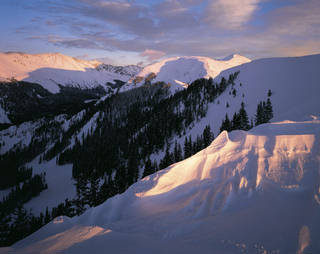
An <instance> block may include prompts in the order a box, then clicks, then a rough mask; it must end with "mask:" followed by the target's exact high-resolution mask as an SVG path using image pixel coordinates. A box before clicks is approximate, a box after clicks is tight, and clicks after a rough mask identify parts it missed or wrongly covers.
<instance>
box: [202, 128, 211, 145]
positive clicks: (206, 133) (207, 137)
mask: <svg viewBox="0 0 320 254" xmlns="http://www.w3.org/2000/svg"><path fill="white" fill-rule="evenodd" d="M202 136H203V146H204V147H207V146H209V145H210V144H211V142H212V140H213V139H214V135H213V132H212V131H211V128H210V125H207V126H206V127H205V128H204V130H203V133H202Z"/></svg>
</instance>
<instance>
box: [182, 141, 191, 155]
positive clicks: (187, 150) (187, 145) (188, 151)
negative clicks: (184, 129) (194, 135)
mask: <svg viewBox="0 0 320 254" xmlns="http://www.w3.org/2000/svg"><path fill="white" fill-rule="evenodd" d="M183 150H184V158H185V159H186V158H189V157H190V156H191V155H192V141H191V136H189V138H187V137H185V140H184V148H183Z"/></svg>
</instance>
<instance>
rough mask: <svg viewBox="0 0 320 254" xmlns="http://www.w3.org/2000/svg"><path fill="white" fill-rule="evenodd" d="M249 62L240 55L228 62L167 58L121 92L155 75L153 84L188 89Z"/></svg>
mask: <svg viewBox="0 0 320 254" xmlns="http://www.w3.org/2000/svg"><path fill="white" fill-rule="evenodd" d="M247 62H250V59H248V58H246V57H243V56H240V55H232V57H230V58H228V59H227V60H215V59H212V58H209V57H200V56H184V57H172V58H167V59H165V60H162V61H160V62H157V63H154V64H151V65H148V66H146V67H145V68H143V70H142V71H141V72H140V73H138V74H137V75H136V77H135V78H133V79H132V80H130V81H129V82H128V83H127V84H126V85H125V86H123V87H122V88H121V90H127V89H131V88H132V86H133V87H138V86H141V85H143V84H144V82H145V79H146V78H147V79H148V77H149V75H150V74H152V73H153V74H155V75H156V77H155V78H154V79H153V80H152V82H157V81H163V82H165V83H170V84H171V86H172V87H171V89H172V91H173V92H174V91H175V90H180V89H182V88H186V87H187V86H188V85H189V84H190V83H192V82H193V81H194V80H196V79H199V78H209V77H212V78H215V77H216V76H217V75H218V74H219V73H220V72H221V71H223V70H226V69H229V68H231V67H234V66H237V65H240V64H243V63H247ZM139 79H140V80H139ZM137 80H138V82H137Z"/></svg>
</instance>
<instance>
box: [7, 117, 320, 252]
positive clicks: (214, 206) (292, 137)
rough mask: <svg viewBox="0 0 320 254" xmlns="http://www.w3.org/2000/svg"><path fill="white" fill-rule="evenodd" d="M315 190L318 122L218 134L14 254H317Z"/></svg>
mask: <svg viewBox="0 0 320 254" xmlns="http://www.w3.org/2000/svg"><path fill="white" fill-rule="evenodd" d="M319 184H320V121H319V120H313V121H308V122H292V121H285V122H278V123H272V124H264V125H260V126H258V127H256V128H254V129H252V130H251V131H249V132H244V131H233V132H231V133H227V132H222V133H221V134H220V135H219V136H218V137H217V138H216V139H215V140H214V141H213V143H212V144H211V145H210V146H209V147H207V148H206V149H204V150H202V151H200V152H199V153H197V154H196V155H194V156H192V157H190V158H188V159H186V160H184V161H181V162H179V163H176V164H174V165H172V166H170V167H168V168H167V169H164V170H161V171H159V172H157V173H155V174H153V175H151V176H148V177H146V178H144V179H142V180H141V181H139V182H137V183H136V184H134V185H132V186H131V187H130V188H129V189H128V190H127V191H126V192H124V193H123V194H121V195H117V196H115V197H113V198H111V199H109V200H107V201H106V202H105V203H103V204H102V205H100V206H98V207H95V208H92V209H90V210H88V211H86V212H85V213H84V214H83V215H82V216H80V217H75V218H72V219H67V218H59V219H56V220H55V221H53V222H51V223H49V224H48V225H46V226H45V227H43V228H42V229H40V230H39V231H38V232H36V233H34V234H32V235H31V236H29V237H27V238H26V239H24V240H22V241H20V242H18V243H16V244H15V245H13V246H12V248H11V249H10V250H9V253H10V251H12V253H60V252H61V253H77V254H79V253H104V252H110V253H296V252H298V253H304V252H306V253H320V242H319V237H320V189H319ZM6 251H8V249H6ZM264 251H265V252H264Z"/></svg>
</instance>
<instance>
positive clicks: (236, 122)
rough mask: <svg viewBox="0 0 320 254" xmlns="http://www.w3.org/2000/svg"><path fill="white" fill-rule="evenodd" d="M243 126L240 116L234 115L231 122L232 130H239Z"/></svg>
mask: <svg viewBox="0 0 320 254" xmlns="http://www.w3.org/2000/svg"><path fill="white" fill-rule="evenodd" d="M240 126H241V119H240V114H238V113H234V114H233V117H232V121H231V130H239V129H240Z"/></svg>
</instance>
